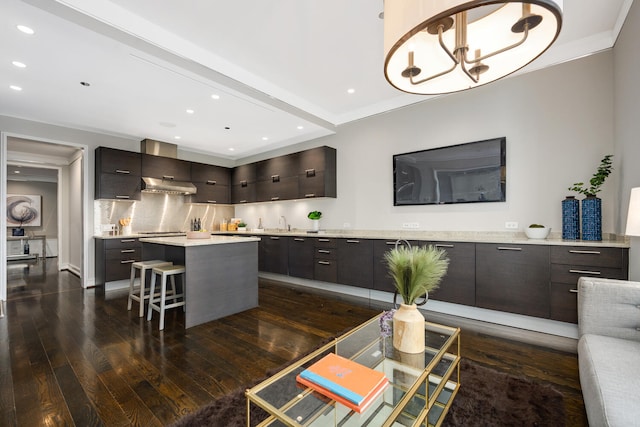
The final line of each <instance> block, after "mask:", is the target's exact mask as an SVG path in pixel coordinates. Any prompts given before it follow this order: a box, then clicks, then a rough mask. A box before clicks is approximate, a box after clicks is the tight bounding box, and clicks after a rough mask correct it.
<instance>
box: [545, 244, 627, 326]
mask: <svg viewBox="0 0 640 427" xmlns="http://www.w3.org/2000/svg"><path fill="white" fill-rule="evenodd" d="M628 259H629V250H628V249H626V248H600V247H588V246H552V247H551V285H550V293H551V313H550V317H551V319H553V320H559V321H562V322H570V323H578V300H577V297H578V289H577V284H578V279H579V278H580V277H582V276H585V277H603V278H608V279H622V280H627V279H628V270H629V269H628Z"/></svg>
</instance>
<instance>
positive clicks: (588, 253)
mask: <svg viewBox="0 0 640 427" xmlns="http://www.w3.org/2000/svg"><path fill="white" fill-rule="evenodd" d="M569 253H570V254H587V255H600V251H575V250H573V251H569Z"/></svg>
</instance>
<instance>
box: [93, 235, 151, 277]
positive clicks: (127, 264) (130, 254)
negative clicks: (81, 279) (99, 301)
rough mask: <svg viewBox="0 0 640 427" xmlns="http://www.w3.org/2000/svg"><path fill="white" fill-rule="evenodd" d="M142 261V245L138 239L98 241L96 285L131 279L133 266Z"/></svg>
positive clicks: (126, 238) (124, 238) (123, 238)
mask: <svg viewBox="0 0 640 427" xmlns="http://www.w3.org/2000/svg"><path fill="white" fill-rule="evenodd" d="M141 260H142V243H140V242H139V241H138V239H136V238H128V237H122V238H119V239H96V244H95V266H96V284H97V285H103V284H105V283H106V282H113V281H115V280H123V279H128V278H129V277H131V264H133V263H134V262H136V261H141Z"/></svg>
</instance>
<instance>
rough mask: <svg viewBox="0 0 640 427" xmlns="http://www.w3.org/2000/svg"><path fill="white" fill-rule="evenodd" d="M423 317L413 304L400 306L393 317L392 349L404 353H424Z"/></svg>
mask: <svg viewBox="0 0 640 427" xmlns="http://www.w3.org/2000/svg"><path fill="white" fill-rule="evenodd" d="M424 336H425V332H424V316H423V315H422V313H420V311H419V310H418V307H417V306H416V305H415V304H411V305H407V304H400V308H398V310H396V312H395V314H394V315H393V347H394V348H395V349H397V350H399V351H401V352H404V353H423V352H424Z"/></svg>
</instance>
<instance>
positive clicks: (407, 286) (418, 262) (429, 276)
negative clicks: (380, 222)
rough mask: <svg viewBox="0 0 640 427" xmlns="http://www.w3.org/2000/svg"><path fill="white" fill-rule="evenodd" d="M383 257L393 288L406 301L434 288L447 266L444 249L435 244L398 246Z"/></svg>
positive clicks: (408, 302)
mask: <svg viewBox="0 0 640 427" xmlns="http://www.w3.org/2000/svg"><path fill="white" fill-rule="evenodd" d="M384 257H385V261H386V262H387V267H388V269H389V273H390V275H391V278H392V279H393V281H394V283H395V286H396V290H397V291H398V293H399V294H400V295H401V296H402V300H403V301H404V303H405V304H407V305H411V304H414V303H415V301H416V299H418V298H420V297H421V296H423V295H425V294H428V292H430V291H433V290H435V289H437V288H438V286H439V285H440V281H441V280H442V277H443V276H444V275H445V274H446V273H447V269H448V268H449V258H447V253H446V251H444V250H443V249H438V248H436V247H434V246H426V247H425V246H423V247H415V246H414V247H411V248H407V247H405V246H401V247H397V248H395V249H392V250H390V251H388V252H386V253H385V254H384Z"/></svg>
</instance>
